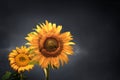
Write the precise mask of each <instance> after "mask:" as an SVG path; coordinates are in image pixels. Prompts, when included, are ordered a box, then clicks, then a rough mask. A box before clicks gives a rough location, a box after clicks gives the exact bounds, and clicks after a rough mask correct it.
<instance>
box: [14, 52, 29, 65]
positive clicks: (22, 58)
mask: <svg viewBox="0 0 120 80" xmlns="http://www.w3.org/2000/svg"><path fill="white" fill-rule="evenodd" d="M15 61H16V64H17V65H18V66H26V65H27V64H28V63H29V61H30V59H29V57H28V56H27V55H25V54H19V55H17V56H16V57H15Z"/></svg>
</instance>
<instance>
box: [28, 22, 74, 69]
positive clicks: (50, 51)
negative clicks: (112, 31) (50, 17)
mask: <svg viewBox="0 0 120 80" xmlns="http://www.w3.org/2000/svg"><path fill="white" fill-rule="evenodd" d="M36 27H37V28H36V29H35V31H34V32H31V33H29V34H28V36H27V37H26V39H27V40H28V41H29V42H28V44H29V45H30V48H32V49H34V51H35V54H37V56H35V57H34V58H33V60H37V61H38V62H39V65H40V66H41V67H42V68H47V67H48V65H51V66H52V68H59V66H60V62H61V64H62V65H63V64H64V63H67V62H68V56H67V55H72V54H73V47H72V45H73V44H74V42H71V40H73V38H72V35H71V33H70V32H64V33H60V31H61V29H62V26H61V25H59V26H56V24H52V23H50V22H48V21H46V22H45V24H44V23H42V24H40V25H37V26H36Z"/></svg>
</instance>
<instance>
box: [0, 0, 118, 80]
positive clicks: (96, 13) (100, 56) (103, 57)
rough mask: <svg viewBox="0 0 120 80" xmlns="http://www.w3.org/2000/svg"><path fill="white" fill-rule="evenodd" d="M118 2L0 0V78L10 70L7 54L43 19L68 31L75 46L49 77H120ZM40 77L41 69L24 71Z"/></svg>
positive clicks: (32, 79)
mask: <svg viewBox="0 0 120 80" xmlns="http://www.w3.org/2000/svg"><path fill="white" fill-rule="evenodd" d="M119 11H120V2H119V1H101V0H99V1H98V0H96V1H91V0H90V1H84V0H83V1H79V2H78V1H75V0H74V1H69V0H68V1H61V0H56V1H51V0H49V1H44V0H41V1H40V0H38V1H36V0H33V1H31V0H24V1H22V0H19V1H17V0H8V1H0V77H1V76H2V75H3V74H4V73H5V72H6V71H11V68H10V66H9V62H8V60H7V59H8V54H9V52H10V51H11V50H12V49H15V47H16V46H18V47H19V46H21V45H24V43H25V42H26V40H25V39H24V37H25V36H26V34H27V33H29V32H31V31H32V28H33V27H35V25H37V24H38V23H42V22H44V21H45V20H48V21H50V22H54V23H56V24H57V25H59V24H61V25H62V26H63V30H62V31H71V33H72V34H73V36H74V41H75V42H76V46H74V49H75V54H74V55H73V56H70V57H69V58H70V60H69V63H68V64H65V65H64V66H63V67H60V69H59V70H51V72H50V73H51V77H50V78H51V80H120V65H119V64H120V62H119V61H120V56H119V53H120V52H119V49H120V47H119V45H120V35H119V34H120V32H119V29H120V28H119V27H120V26H119V24H120V22H119V21H120V12H119ZM25 75H26V76H28V80H40V79H41V78H42V79H43V77H44V75H43V72H42V69H41V68H39V67H38V66H35V68H34V69H33V70H31V71H30V72H25Z"/></svg>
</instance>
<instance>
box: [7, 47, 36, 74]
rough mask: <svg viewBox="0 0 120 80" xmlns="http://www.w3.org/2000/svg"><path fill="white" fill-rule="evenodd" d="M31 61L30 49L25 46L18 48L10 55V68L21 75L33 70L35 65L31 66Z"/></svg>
mask: <svg viewBox="0 0 120 80" xmlns="http://www.w3.org/2000/svg"><path fill="white" fill-rule="evenodd" d="M30 60H31V58H30V56H29V48H26V47H25V46H21V48H18V47H16V49H15V50H12V52H11V53H10V54H9V61H10V66H11V67H12V68H13V69H14V70H15V71H18V72H19V73H20V72H23V71H25V70H30V69H32V68H33V66H34V65H32V64H29V62H30Z"/></svg>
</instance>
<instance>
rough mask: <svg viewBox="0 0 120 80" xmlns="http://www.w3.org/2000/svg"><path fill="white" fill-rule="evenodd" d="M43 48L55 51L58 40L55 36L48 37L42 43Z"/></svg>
mask: <svg viewBox="0 0 120 80" xmlns="http://www.w3.org/2000/svg"><path fill="white" fill-rule="evenodd" d="M44 48H45V49H46V50H47V51H49V52H52V51H55V50H56V49H57V48H58V42H57V40H56V39H55V38H48V39H46V41H45V43H44Z"/></svg>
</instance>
